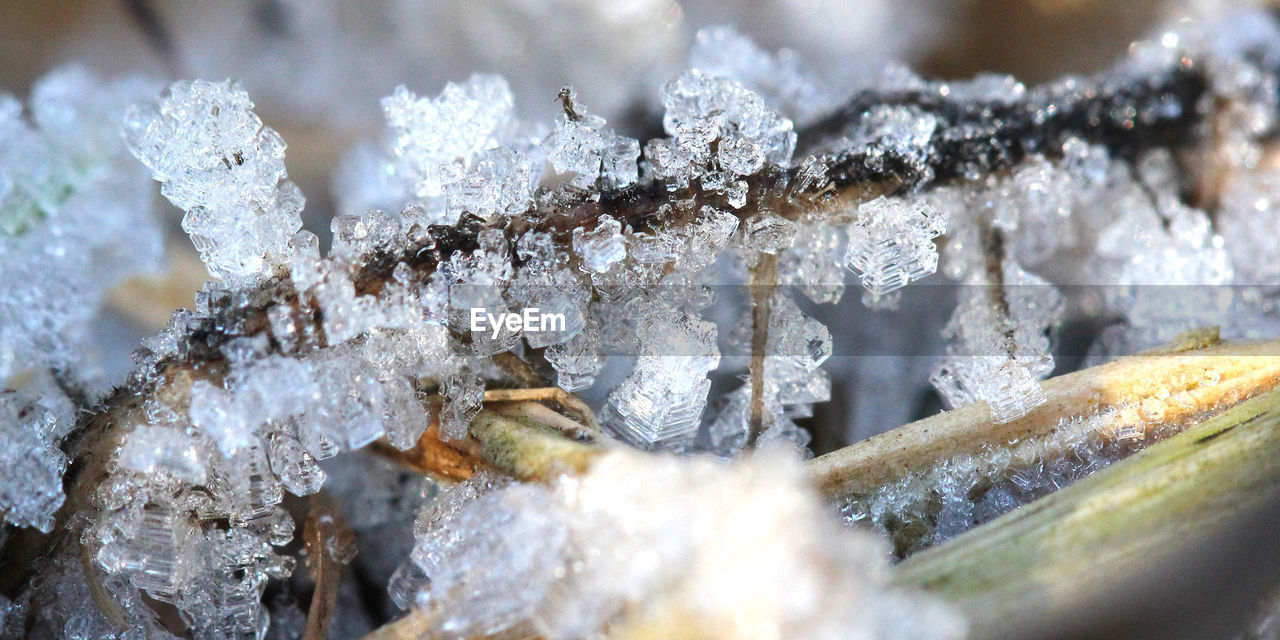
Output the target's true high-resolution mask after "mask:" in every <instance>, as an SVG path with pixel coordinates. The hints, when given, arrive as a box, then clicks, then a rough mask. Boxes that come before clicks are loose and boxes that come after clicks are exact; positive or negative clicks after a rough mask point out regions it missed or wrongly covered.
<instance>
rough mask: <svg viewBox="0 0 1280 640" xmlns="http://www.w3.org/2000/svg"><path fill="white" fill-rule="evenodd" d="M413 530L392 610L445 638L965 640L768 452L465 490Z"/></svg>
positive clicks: (641, 458) (611, 462)
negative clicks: (731, 460)
mask: <svg viewBox="0 0 1280 640" xmlns="http://www.w3.org/2000/svg"><path fill="white" fill-rule="evenodd" d="M416 529H417V531H418V534H419V535H418V542H417V544H416V545H415V547H414V549H413V553H412V556H411V559H410V561H409V562H408V563H406V564H405V565H404V566H402V567H401V568H400V569H399V571H398V572H397V576H398V579H397V580H394V581H393V584H394V585H395V587H394V588H395V589H396V591H395V592H394V593H393V597H395V598H396V601H397V602H399V603H401V604H402V606H411V605H415V604H420V605H421V606H423V607H424V608H425V610H426V611H427V612H429V613H428V614H427V615H428V616H429V617H430V618H431V619H432V627H434V628H435V629H438V630H439V631H441V632H445V633H451V634H457V635H462V636H487V635H491V634H499V633H501V634H515V635H521V636H538V637H545V638H582V637H588V636H590V635H591V634H592V633H593V632H594V631H595V630H597V629H602V628H611V629H613V630H614V631H616V632H624V633H625V631H630V632H632V633H642V632H644V631H648V632H651V633H662V632H663V630H664V628H663V627H661V626H655V627H653V628H650V629H646V628H645V622H644V621H645V620H646V619H648V620H655V621H656V620H661V619H663V617H664V616H674V618H668V619H678V620H693V621H696V622H695V623H694V626H693V628H690V629H686V632H688V633H692V634H695V635H697V636H698V637H707V638H745V637H756V634H758V633H759V631H758V630H759V629H769V630H770V631H771V633H772V634H776V635H777V636H779V637H788V638H799V637H803V638H881V637H903V638H906V637H910V638H918V639H920V640H923V639H925V638H933V639H938V640H941V639H943V638H960V637H963V635H964V623H963V621H962V620H960V619H959V618H957V617H956V615H955V614H954V613H953V612H951V611H950V610H949V609H948V608H946V607H943V606H941V605H940V604H938V603H936V602H933V601H931V600H929V599H925V598H923V597H921V596H918V595H915V594H910V593H908V592H904V591H900V590H896V589H893V588H891V587H889V586H888V585H887V584H886V578H887V576H888V569H889V567H888V563H887V561H886V556H885V553H884V549H883V546H882V542H881V541H880V540H879V539H877V538H876V537H875V536H872V535H869V534H867V533H865V532H861V531H850V530H841V528H840V526H839V525H838V524H837V523H836V522H835V521H834V520H832V519H831V518H830V516H829V515H828V514H827V512H826V507H825V506H823V505H822V504H821V503H820V502H819V501H818V500H817V496H816V495H814V494H813V493H812V489H810V488H809V487H807V486H806V484H805V480H804V475H803V473H802V471H801V469H800V468H799V466H798V465H797V464H796V463H795V462H794V458H793V457H792V456H791V455H790V454H783V453H780V452H772V453H771V454H770V453H763V454H761V455H757V456H754V457H752V458H751V459H750V460H746V461H742V462H739V463H737V464H734V465H731V466H725V465H722V464H720V463H718V462H715V461H711V460H708V459H697V458H694V459H690V460H678V459H675V458H671V457H667V456H650V455H644V454H640V453H636V452H633V451H627V450H618V451H614V452H612V453H608V454H606V455H605V456H604V457H602V458H601V459H600V460H599V461H598V462H597V463H596V464H595V466H593V468H592V469H591V470H590V471H589V472H588V473H587V474H586V475H584V476H582V477H580V478H566V479H563V480H562V481H560V482H558V483H556V484H554V485H553V486H550V487H545V486H536V485H519V484H509V483H505V482H503V481H501V480H499V479H497V478H495V477H492V476H487V475H483V476H476V477H474V478H472V479H471V480H469V481H467V482H466V483H464V484H462V485H459V486H458V487H457V488H455V489H453V490H452V491H451V492H450V493H449V494H448V495H447V496H446V497H444V498H443V499H442V500H441V501H439V502H437V503H436V504H434V505H432V506H430V507H428V508H426V509H425V510H424V511H423V513H422V514H421V515H420V516H419V518H418V521H417V524H416ZM743 531H750V534H749V535H741V536H740V535H738V533H737V532H743ZM532 541H536V543H533V542H532ZM642 557H643V558H644V560H643V561H637V559H638V558H642ZM744 558H750V562H747V563H744V562H743V559H744ZM636 609H640V611H639V612H637V611H636ZM906 619H911V620H912V622H911V623H910V624H911V625H914V626H915V628H916V629H917V631H916V632H914V633H912V632H909V631H905V625H904V621H905V620H906ZM620 620H621V621H622V622H619V621H620ZM628 621H630V622H628ZM651 624H657V623H651ZM618 625H621V626H622V628H621V629H619V628H618ZM627 625H632V626H630V627H628V626H627ZM667 631H670V629H667ZM904 632H905V633H907V634H908V635H902V634H903V633H904Z"/></svg>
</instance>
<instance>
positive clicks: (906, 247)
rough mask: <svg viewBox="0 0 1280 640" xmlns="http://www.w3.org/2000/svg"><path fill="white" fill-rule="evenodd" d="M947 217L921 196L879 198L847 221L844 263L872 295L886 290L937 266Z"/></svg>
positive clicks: (893, 289) (894, 287)
mask: <svg viewBox="0 0 1280 640" xmlns="http://www.w3.org/2000/svg"><path fill="white" fill-rule="evenodd" d="M946 228H947V219H946V217H945V216H944V215H941V214H940V213H939V212H938V211H937V210H935V209H934V208H933V207H932V206H931V205H930V204H929V203H928V202H927V201H925V200H923V199H920V198H884V197H881V198H876V199H875V200H872V201H870V202H867V203H864V204H862V205H860V206H859V207H858V218H857V220H856V221H855V222H854V223H853V224H852V225H850V226H849V228H848V234H849V244H848V249H847V250H846V251H845V256H844V261H845V265H846V266H848V267H849V268H850V269H853V270H854V271H855V272H856V273H857V274H858V275H859V277H860V278H861V279H862V286H863V287H866V289H867V291H868V292H869V293H870V294H871V295H872V296H873V297H880V296H884V295H887V294H889V293H892V292H894V291H896V290H897V289H900V288H902V287H904V286H906V285H907V283H908V282H911V281H912V280H919V279H920V278H923V277H925V276H927V275H929V274H931V273H933V272H934V271H937V269H938V249H937V247H936V246H935V245H934V243H933V240H934V238H937V237H938V236H939V235H941V234H942V233H943V232H944V231H946Z"/></svg>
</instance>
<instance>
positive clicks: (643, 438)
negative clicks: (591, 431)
mask: <svg viewBox="0 0 1280 640" xmlns="http://www.w3.org/2000/svg"><path fill="white" fill-rule="evenodd" d="M643 313H644V318H643V319H642V320H641V321H640V322H642V324H641V326H639V327H637V329H636V338H637V340H638V343H639V346H640V357H639V361H638V362H637V363H636V368H635V370H634V371H632V373H631V375H630V376H629V377H628V378H627V379H626V380H625V381H623V383H622V384H621V385H619V386H618V388H617V389H615V390H614V391H613V392H612V393H610V394H609V406H608V410H607V412H606V414H605V418H606V424H607V425H609V426H610V427H612V428H613V429H614V430H615V432H617V433H618V434H620V435H622V436H623V437H625V438H627V439H628V440H631V441H632V442H634V443H636V444H638V445H641V446H651V445H655V444H658V443H662V442H665V441H668V440H675V439H678V438H681V437H685V436H688V435H690V434H692V433H693V432H694V431H697V429H698V425H699V424H700V422H701V418H702V410H703V408H704V407H705V406H706V403H707V392H708V391H710V389H711V380H709V379H708V378H707V373H709V372H710V371H712V370H714V369H715V368H716V367H717V366H718V365H719V364H720V352H719V350H718V349H717V348H716V326H715V325H714V324H712V323H710V322H706V321H704V320H701V319H699V318H697V317H696V316H692V315H689V314H687V313H684V312H681V311H679V310H676V309H670V308H664V307H663V305H660V304H659V305H654V306H652V307H650V308H648V309H646V310H645V311H644V312H643Z"/></svg>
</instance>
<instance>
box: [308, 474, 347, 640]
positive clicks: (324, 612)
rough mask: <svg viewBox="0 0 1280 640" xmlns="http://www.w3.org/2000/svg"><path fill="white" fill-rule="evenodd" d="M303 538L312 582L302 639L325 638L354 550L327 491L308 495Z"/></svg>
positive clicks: (335, 504) (324, 639)
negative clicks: (308, 503)
mask: <svg viewBox="0 0 1280 640" xmlns="http://www.w3.org/2000/svg"><path fill="white" fill-rule="evenodd" d="M302 539H303V541H304V542H305V543H306V549H307V568H308V569H309V570H310V572H311V580H312V582H314V583H315V591H314V592H313V593H312V594H311V606H310V608H309V609H308V610H307V628H306V632H305V633H303V635H302V640H326V639H327V638H328V637H329V622H330V620H332V618H333V612H334V606H335V605H336V604H337V602H338V586H339V585H340V584H341V583H342V573H343V570H344V568H345V567H346V565H347V563H349V562H351V558H352V557H354V556H355V553H356V549H355V544H356V539H355V534H353V533H352V532H351V529H350V528H349V527H347V524H346V522H344V521H343V520H342V516H341V515H340V514H339V513H338V504H337V502H335V501H334V500H333V498H332V497H330V496H329V494H328V493H326V492H324V491H321V492H319V493H316V494H315V495H312V496H311V512H310V513H308V514H307V522H306V525H305V527H304V528H303V531H302Z"/></svg>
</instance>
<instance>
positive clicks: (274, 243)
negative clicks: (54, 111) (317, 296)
mask: <svg viewBox="0 0 1280 640" xmlns="http://www.w3.org/2000/svg"><path fill="white" fill-rule="evenodd" d="M125 133H126V138H127V140H128V142H129V146H130V149H131V150H132V151H133V153H134V155H135V156H137V157H138V159H139V160H141V161H142V162H143V163H144V164H145V165H147V167H148V168H150V169H151V171H152V175H153V176H154V177H155V179H156V180H157V181H159V182H160V183H161V184H162V187H161V193H163V194H164V195H165V197H167V198H169V200H170V201H172V202H173V203H174V204H175V205H177V206H178V207H180V208H181V209H183V210H184V211H186V215H184V216H183V218H182V228H183V230H185V231H186V232H187V233H188V234H190V235H191V241H192V243H193V244H194V245H195V247H196V249H197V250H198V251H199V252H200V257H201V259H203V260H204V262H205V265H206V266H207V267H208V268H209V271H210V272H211V273H212V274H214V275H215V276H217V277H220V278H222V279H224V280H225V281H227V282H228V283H229V284H242V283H246V282H252V281H254V280H256V279H258V278H261V277H263V276H264V275H266V274H267V273H268V272H269V270H270V269H271V268H272V267H273V266H274V265H276V264H279V263H281V262H283V261H284V260H285V259H286V258H287V257H288V255H289V248H290V239H291V238H292V237H293V234H294V233H296V232H297V231H298V229H299V228H301V227H302V218H301V212H302V207H303V197H302V193H301V192H299V191H298V188H297V187H296V186H294V185H293V183H291V182H288V181H287V180H285V178H286V177H287V174H286V172H285V167H284V146H285V145H284V141H283V140H281V139H280V136H279V135H278V134H277V133H276V132H275V131H274V130H272V129H270V128H269V127H265V126H263V124H262V120H260V119H259V118H258V116H257V115H255V114H254V113H253V102H251V101H250V100H249V96H248V94H246V93H245V92H244V90H243V89H242V88H241V87H240V85H238V84H235V83H232V82H230V81H226V82H216V83H215V82H208V81H204V80H194V81H182V82H175V83H174V84H173V85H171V86H170V87H169V94H168V95H167V96H165V97H164V98H162V99H161V100H160V102H159V104H158V105H145V104H144V105H136V106H134V107H133V108H131V109H130V111H129V113H128V114H127V116H126V121H125Z"/></svg>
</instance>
